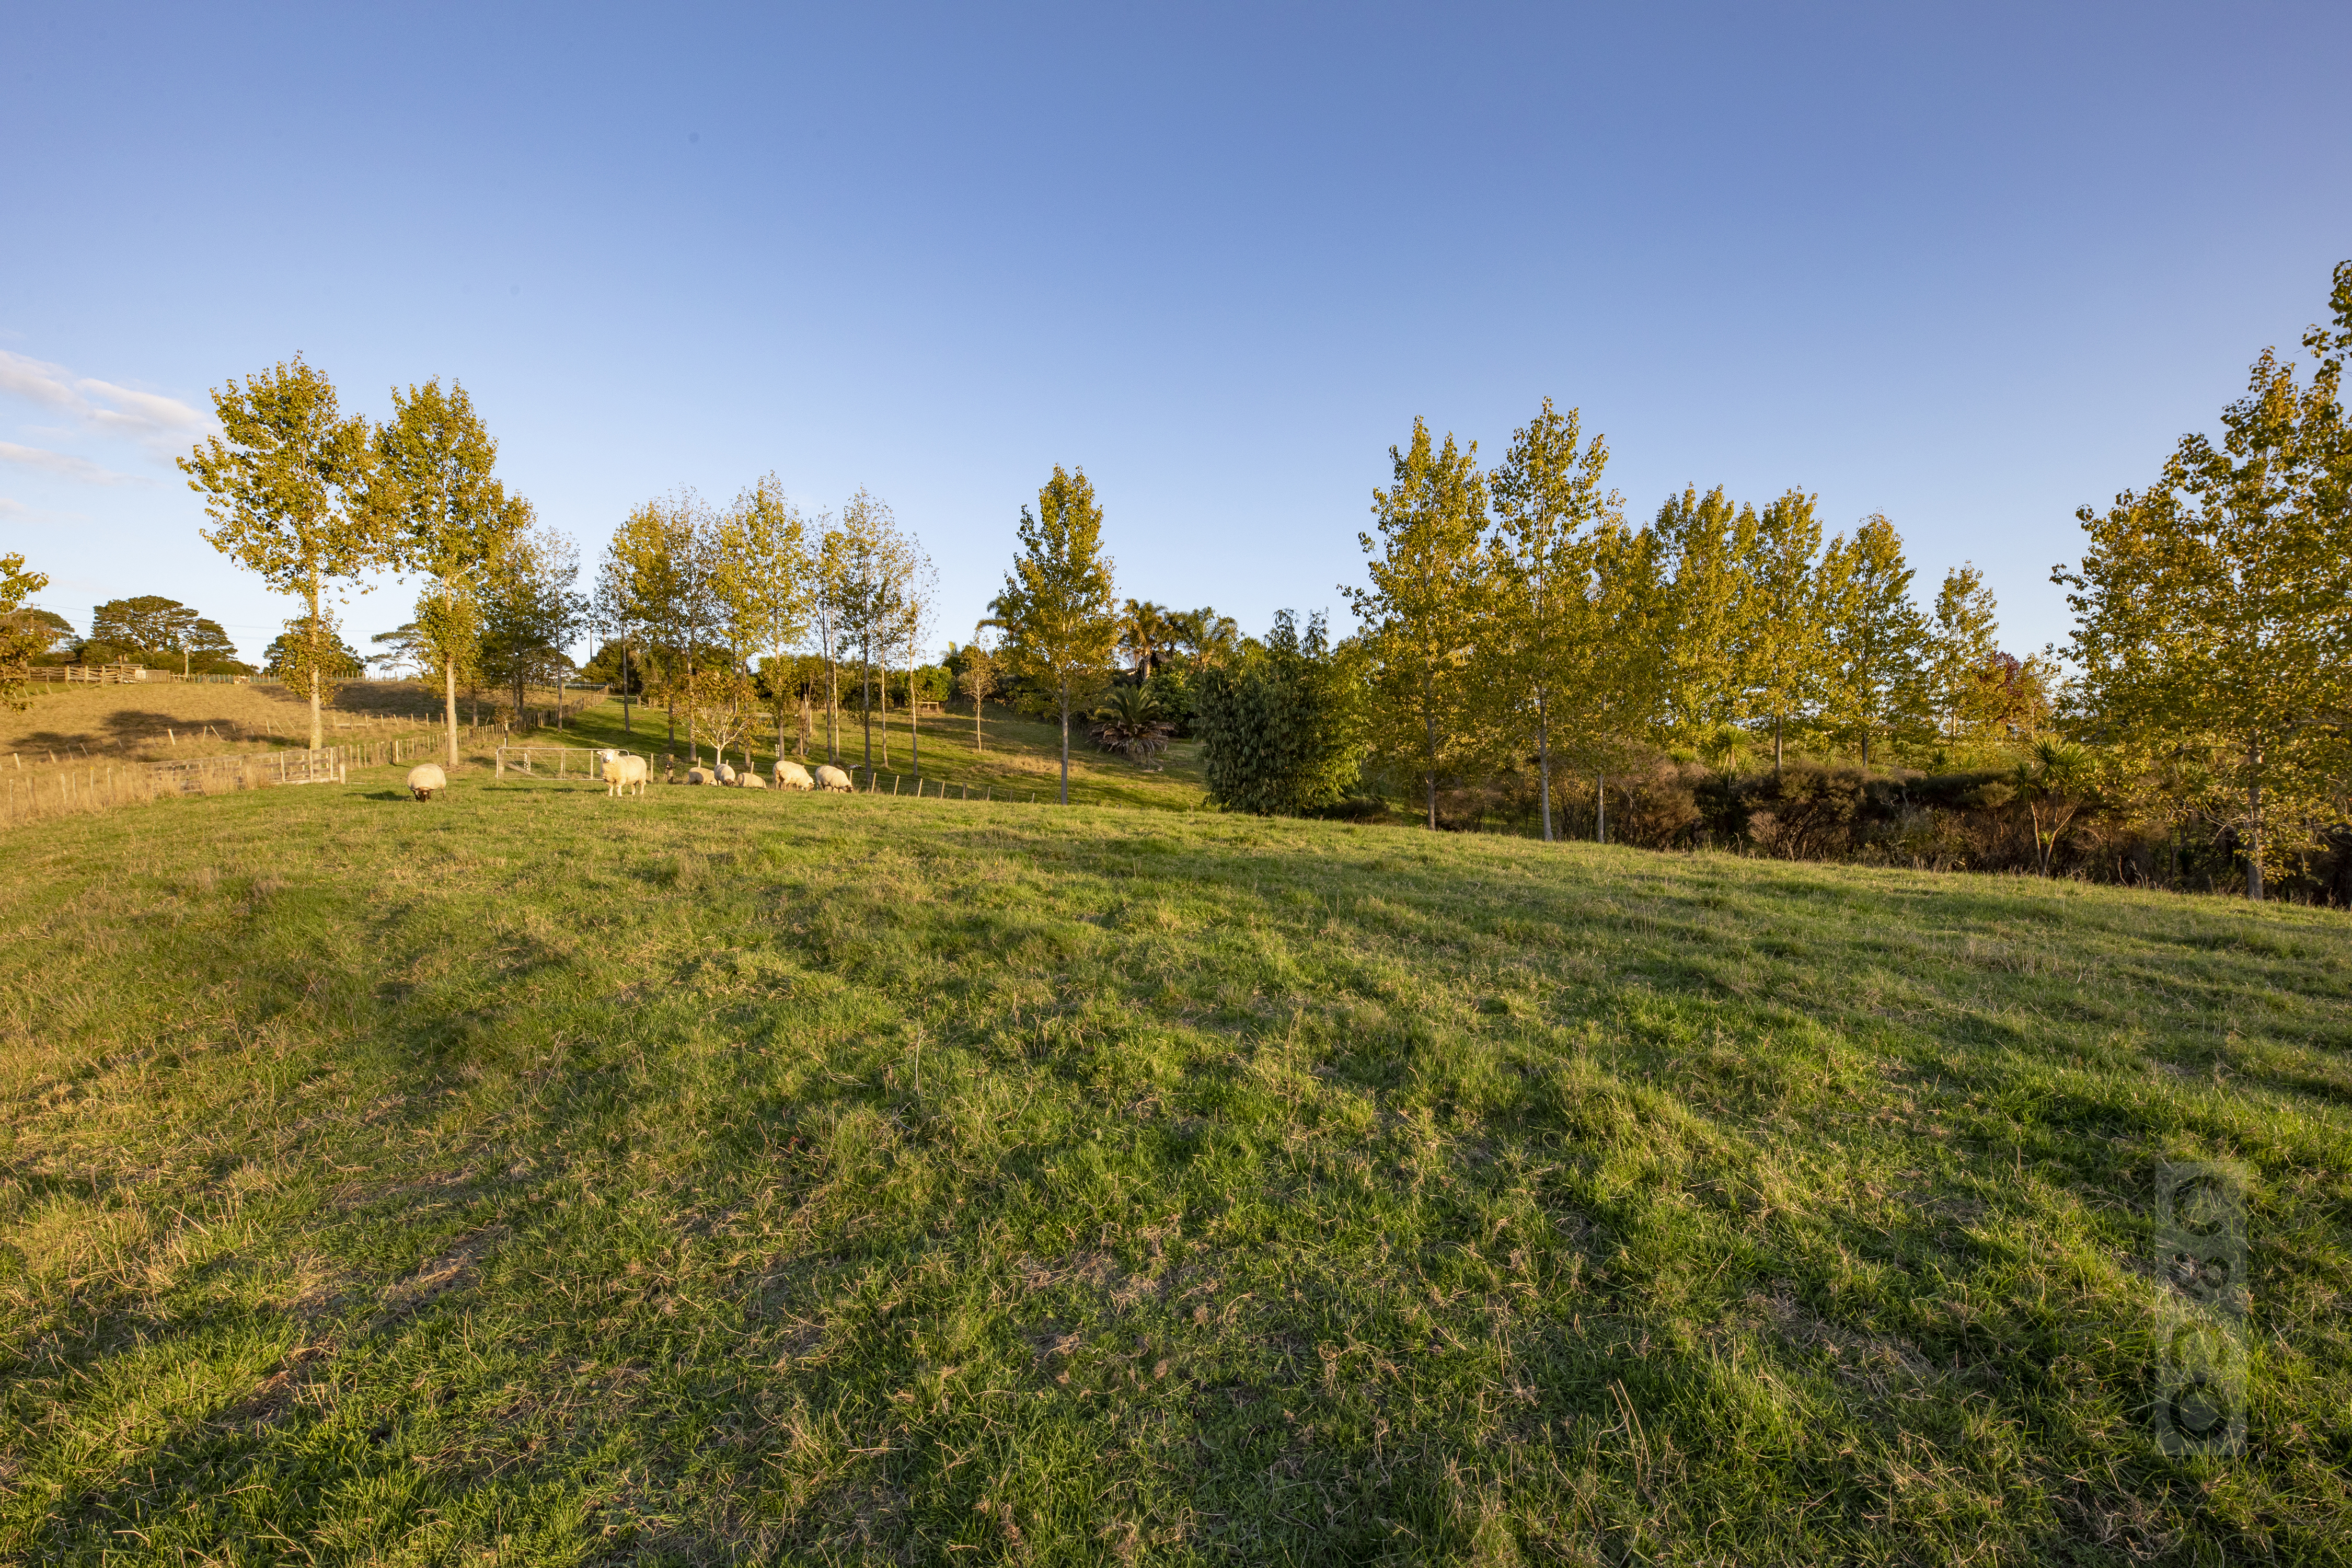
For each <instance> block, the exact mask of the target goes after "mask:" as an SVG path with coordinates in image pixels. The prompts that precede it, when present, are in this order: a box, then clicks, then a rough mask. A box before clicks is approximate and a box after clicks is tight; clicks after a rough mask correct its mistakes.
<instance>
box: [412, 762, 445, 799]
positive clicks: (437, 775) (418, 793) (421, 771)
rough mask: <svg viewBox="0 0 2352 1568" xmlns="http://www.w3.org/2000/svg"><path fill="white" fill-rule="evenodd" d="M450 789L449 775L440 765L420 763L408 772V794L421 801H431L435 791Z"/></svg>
mask: <svg viewBox="0 0 2352 1568" xmlns="http://www.w3.org/2000/svg"><path fill="white" fill-rule="evenodd" d="M448 787H449V775H448V774H447V773H443V772H442V771H441V764H440V763H417V764H416V765H415V767H413V768H411V769H409V770H408V793H409V794H411V795H415V797H416V798H417V799H419V800H431V799H432V798H433V792H434V791H435V790H436V789H447V788H448Z"/></svg>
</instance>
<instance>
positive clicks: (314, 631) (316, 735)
mask: <svg viewBox="0 0 2352 1568" xmlns="http://www.w3.org/2000/svg"><path fill="white" fill-rule="evenodd" d="M323 629H324V628H323V627H321V626H320V625H319V574H318V571H317V569H316V568H315V567H314V568H313V569H312V570H311V573H310V749H311V750H312V751H314V752H315V751H317V750H319V749H320V747H321V746H324V745H325V744H326V743H327V727H326V722H325V721H324V720H322V719H321V718H320V715H319V634H320V631H322V630H323Z"/></svg>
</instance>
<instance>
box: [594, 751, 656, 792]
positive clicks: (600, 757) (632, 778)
mask: <svg viewBox="0 0 2352 1568" xmlns="http://www.w3.org/2000/svg"><path fill="white" fill-rule="evenodd" d="M596 760H597V762H598V763H601V764H602V771H603V773H604V793H605V794H606V795H613V796H618V795H626V794H628V793H629V786H630V785H631V784H635V786H636V791H637V793H638V794H639V795H643V794H645V793H646V779H648V778H650V777H651V776H652V774H653V766H652V764H651V763H647V762H646V759H645V758H643V757H637V756H631V755H630V754H629V753H628V752H616V751H614V750H613V749H612V748H610V747H606V748H605V749H604V751H601V752H597V753H596Z"/></svg>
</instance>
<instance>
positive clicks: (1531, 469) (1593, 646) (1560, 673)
mask: <svg viewBox="0 0 2352 1568" xmlns="http://www.w3.org/2000/svg"><path fill="white" fill-rule="evenodd" d="M1578 437H1579V427H1578V411H1577V410H1575V409H1573V408H1571V409H1570V410H1569V411H1568V412H1567V413H1566V414H1561V413H1559V411H1558V410H1556V409H1555V408H1553V407H1552V403H1551V399H1550V398H1549V397H1547V398H1545V399H1544V403H1543V409H1542V411H1541V412H1540V413H1538V415H1537V416H1536V417H1535V418H1534V419H1533V420H1532V421H1531V422H1529V423H1528V425H1527V426H1525V427H1524V428H1522V429H1520V430H1519V431H1518V432H1517V434H1516V435H1515V436H1514V437H1512V441H1511V446H1510V449H1509V451H1508V452H1507V453H1506V454H1505V456H1504V458H1503V463H1502V466H1501V467H1500V468H1496V470H1495V471H1494V473H1493V474H1492V475H1491V476H1489V479H1488V488H1489V489H1490V491H1491V492H1492V495H1493V499H1494V509H1495V525H1496V531H1495V559H1494V563H1493V567H1492V572H1493V584H1494V593H1493V597H1492V605H1491V615H1490V617H1489V635H1488V637H1487V638H1486V644H1485V647H1484V648H1483V649H1482V652H1483V653H1484V655H1485V658H1484V660H1483V663H1484V665H1485V667H1486V671H1487V673H1488V674H1489V675H1490V676H1491V678H1492V679H1493V680H1494V681H1495V686H1494V691H1495V693H1496V697H1497V699H1498V700H1499V702H1500V705H1501V706H1502V708H1503V709H1504V711H1505V713H1506V715H1507V720H1508V721H1514V722H1513V728H1514V730H1515V731H1517V732H1521V733H1527V734H1528V736H1529V738H1530V739H1531V740H1532V741H1533V742H1534V743H1535V754H1536V778H1537V785H1538V798H1539V801H1540V804H1541V808H1542V822H1543V836H1544V840H1545V842H1547V843H1549V842H1550V840H1551V837H1552V822H1551V770H1552V743H1553V734H1554V730H1555V727H1556V726H1557V725H1558V724H1559V721H1561V719H1562V718H1564V717H1565V718H1568V719H1570V721H1571V723H1573V724H1576V725H1577V726H1578V727H1579V728H1584V729H1585V730H1586V736H1585V738H1586V739H1588V740H1589V739H1590V738H1591V731H1590V720H1591V716H1592V715H1593V714H1594V713H1595V712H1596V710H1602V709H1605V708H1606V707H1607V706H1608V705H1609V699H1610V696H1611V693H1609V692H1607V691H1605V690H1603V689H1602V688H1603V687H1604V686H1606V685H1608V684H1610V683H1611V679H1612V674H1613V673H1614V672H1613V671H1612V668H1611V667H1612V663H1613V660H1612V645H1611V637H1610V635H1609V634H1610V631H1611V627H1610V625H1609V622H1610V619H1611V614H1610V610H1611V606H1610V605H1609V604H1608V603H1607V595H1606V592H1605V589H1604V584H1603V583H1602V581H1601V574H1600V570H1599V567H1600V556H1601V551H1602V549H1603V547H1604V545H1605V544H1606V543H1607V542H1608V536H1609V535H1610V534H1612V532H1622V530H1623V527H1624V516H1623V510H1624V509H1623V503H1622V501H1621V500H1620V499H1619V498H1618V496H1617V495H1616V493H1615V492H1614V491H1606V490H1603V489H1602V488H1601V476H1602V473H1603V471H1604V470H1605V469H1606V468H1607V467H1608V464H1609V447H1608V444H1607V442H1606V441H1604V440H1603V439H1602V438H1601V437H1599V436H1595V437H1592V438H1591V440H1590V441H1587V442H1585V443H1584V444H1583V445H1582V446H1581V447H1580V446H1579V445H1578Z"/></svg>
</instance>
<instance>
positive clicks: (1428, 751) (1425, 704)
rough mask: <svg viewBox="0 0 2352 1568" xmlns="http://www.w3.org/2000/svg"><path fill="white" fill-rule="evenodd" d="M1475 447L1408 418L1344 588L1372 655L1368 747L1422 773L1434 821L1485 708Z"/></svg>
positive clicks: (1481, 498)
mask: <svg viewBox="0 0 2352 1568" xmlns="http://www.w3.org/2000/svg"><path fill="white" fill-rule="evenodd" d="M1477 457H1478V447H1477V444H1476V443H1475V442H1473V443H1472V444H1471V446H1470V447H1469V449H1468V450H1466V451H1465V450H1462V449H1460V448H1457V447H1455V445H1454V437H1453V436H1452V435H1451V434H1449V435H1447V437H1445V444H1444V447H1435V446H1433V444H1432V443H1431V440H1430V437H1429V426H1428V425H1427V424H1426V423H1424V422H1423V420H1421V419H1418V418H1416V419H1415V420H1414V421H1413V422H1412V445H1411V446H1410V447H1407V448H1405V449H1404V450H1402V451H1400V450H1398V449H1397V448H1396V447H1390V448H1389V463H1390V467H1391V483H1390V485H1389V488H1388V489H1381V490H1374V491H1373V492H1372V515H1373V517H1374V518H1375V519H1376V520H1377V521H1376V526H1377V527H1378V529H1379V531H1380V533H1379V537H1378V538H1377V539H1375V538H1374V537H1373V536H1372V535H1371V534H1370V533H1360V534H1358V535H1357V536H1356V539H1357V542H1358V543H1359V544H1360V545H1361V546H1362V548H1363V551H1364V553H1365V554H1367V555H1369V556H1370V557H1371V558H1372V559H1371V562H1370V576H1371V583H1370V585H1369V586H1367V587H1351V586H1349V585H1347V584H1341V586H1340V589H1339V591H1340V592H1341V593H1342V594H1345V595H1347V596H1348V602H1349V605H1351V606H1352V607H1353V608H1354V610H1355V612H1356V617H1357V620H1358V621H1359V622H1360V624H1361V625H1362V626H1363V628H1364V631H1363V643H1364V647H1365V650H1366V653H1367V654H1368V656H1369V658H1370V664H1371V691H1370V714H1369V718H1370V733H1371V743H1372V748H1373V750H1374V751H1375V752H1376V753H1380V754H1384V755H1386V756H1388V757H1390V758H1391V759H1393V760H1395V761H1397V762H1399V763H1402V764H1404V765H1406V766H1408V767H1410V768H1412V769H1413V771H1415V772H1418V773H1420V774H1421V779H1422V793H1423V801H1424V804H1425V806H1426V809H1427V814H1428V821H1429V826H1430V828H1431V830H1432V831H1435V829H1436V827H1437V781H1438V779H1439V778H1440V777H1441V776H1443V775H1444V774H1445V773H1449V772H1451V771H1452V770H1453V769H1454V767H1455V766H1456V765H1457V763H1459V762H1460V761H1461V759H1462V758H1463V757H1464V755H1465V753H1466V752H1468V751H1469V750H1470V748H1471V746H1472V743H1473V738H1474V736H1475V732H1476V730H1477V727H1478V720H1479V718H1480V717H1481V715H1480V712H1479V710H1480V707H1481V700H1480V699H1481V692H1480V689H1479V682H1478V679H1477V660H1476V655H1477V651H1478V639H1479V637H1480V636H1481V634H1482V632H1483V631H1484V629H1485V628H1484V627H1483V626H1481V625H1480V622H1481V620H1482V618H1483V616H1484V612H1485V609H1486V603H1485V601H1486V594H1487V589H1488V586H1489V582H1488V578H1489V572H1488V568H1489V564H1490V562H1489V558H1488V556H1487V553H1486V549H1485V546H1484V543H1483V538H1484V535H1485V533H1486V480H1485V479H1483V478H1481V477H1480V475H1479V473H1478V468H1477Z"/></svg>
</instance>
